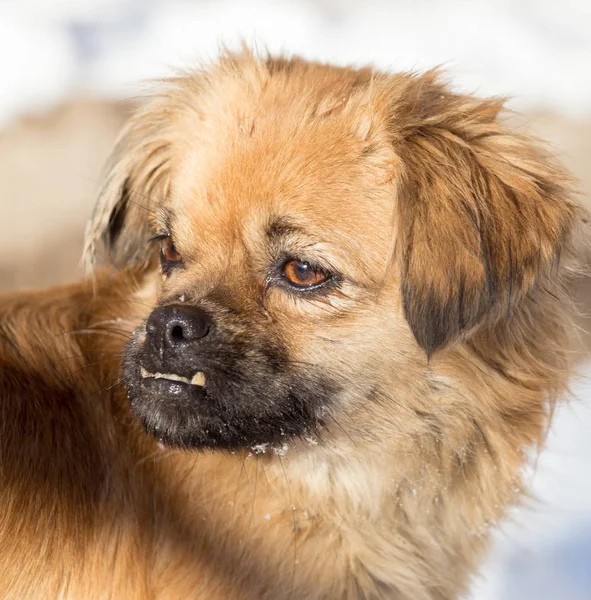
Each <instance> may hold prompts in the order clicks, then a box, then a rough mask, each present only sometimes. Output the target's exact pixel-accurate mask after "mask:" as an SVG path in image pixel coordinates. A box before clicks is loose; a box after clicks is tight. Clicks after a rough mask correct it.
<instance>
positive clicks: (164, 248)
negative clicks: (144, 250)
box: [160, 236, 183, 263]
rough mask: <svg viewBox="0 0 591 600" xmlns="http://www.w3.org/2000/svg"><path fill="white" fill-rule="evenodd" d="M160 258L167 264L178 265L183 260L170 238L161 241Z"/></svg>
mask: <svg viewBox="0 0 591 600" xmlns="http://www.w3.org/2000/svg"><path fill="white" fill-rule="evenodd" d="M160 257H161V259H162V261H164V262H167V263H178V262H181V261H182V260H183V258H182V256H181V255H180V254H179V253H178V251H177V249H176V247H175V245H174V242H173V241H172V239H171V238H170V237H169V236H166V237H163V238H162V239H161V240H160Z"/></svg>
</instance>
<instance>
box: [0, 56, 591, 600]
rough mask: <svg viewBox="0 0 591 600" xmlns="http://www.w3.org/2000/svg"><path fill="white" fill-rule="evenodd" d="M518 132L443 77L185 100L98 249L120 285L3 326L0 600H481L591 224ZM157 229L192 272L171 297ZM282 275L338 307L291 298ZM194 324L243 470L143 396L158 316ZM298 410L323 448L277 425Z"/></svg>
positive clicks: (358, 77)
mask: <svg viewBox="0 0 591 600" xmlns="http://www.w3.org/2000/svg"><path fill="white" fill-rule="evenodd" d="M500 110H501V102H499V101H496V100H492V101H491V100H481V99H476V98H474V97H472V96H462V95H458V94H455V93H453V92H451V91H449V90H448V89H447V87H446V86H445V85H443V84H441V83H439V82H438V77H437V75H436V74H435V73H427V74H424V75H414V74H399V75H387V74H381V73H376V72H374V71H372V70H370V69H364V70H353V69H342V68H334V67H329V66H325V65H319V64H311V63H307V62H304V61H301V60H297V59H296V60H284V59H267V60H262V59H258V58H256V57H253V56H252V55H250V54H248V53H244V54H241V55H227V56H224V57H223V58H222V59H221V60H220V62H219V63H218V64H216V65H213V66H211V67H209V68H207V69H205V70H203V71H200V72H196V73H190V74H187V75H183V76H180V77H178V78H176V79H174V80H172V81H170V82H168V83H167V84H165V85H164V86H163V90H162V91H161V93H160V94H159V95H157V96H156V97H154V98H153V99H151V100H150V101H149V102H148V103H147V104H146V105H145V106H144V107H143V108H142V109H140V110H139V111H138V113H137V114H136V115H135V116H134V117H133V118H132V119H131V121H130V122H129V124H128V125H127V127H126V128H125V130H124V131H123V133H122V135H121V138H120V141H119V144H118V147H117V149H116V151H115V153H114V158H113V162H112V164H111V166H110V170H109V174H108V176H107V179H106V183H105V187H104V190H103V193H102V194H101V197H100V199H99V202H98V204H97V208H96V211H95V214H94V216H93V218H92V220H91V222H90V224H89V228H88V232H87V256H89V257H90V259H91V260H92V258H93V257H94V256H95V254H96V252H95V251H96V246H97V244H98V241H99V239H101V238H102V240H103V241H104V246H105V248H106V255H107V257H108V259H109V260H110V261H111V262H112V263H114V264H115V265H116V266H118V267H120V268H123V269H124V270H123V272H122V273H120V274H112V273H111V274H103V275H98V276H97V278H96V280H95V281H94V282H88V283H80V284H77V285H74V286H72V287H66V288H62V289H56V290H51V291H47V292H44V293H43V294H35V295H33V294H31V295H26V294H21V295H18V294H17V295H12V296H5V297H4V298H3V299H2V300H1V301H0V314H1V320H0V347H1V354H0V357H1V361H2V362H1V363H0V364H1V367H2V368H1V370H0V379H1V381H0V390H1V394H2V404H1V406H2V410H3V415H2V418H1V419H0V427H1V428H2V431H0V452H1V455H0V456H1V461H2V462H1V474H2V485H1V486H0V504H1V506H2V511H3V515H4V517H3V519H2V521H1V522H0V540H1V544H2V551H1V552H0V560H1V561H2V568H1V569H0V590H3V592H2V594H3V597H7V598H27V597H31V598H32V597H48V598H49V597H63V598H80V597H84V598H94V597H96V598H158V599H161V598H162V599H164V598H196V599H204V600H205V599H208V600H215V599H217V598H219V599H222V598H223V599H233V598H235V599H243V598H267V599H276V598H285V599H289V598H293V599H296V598H297V599H299V598H307V599H321V598H399V599H401V600H402V599H412V600H423V599H424V600H429V599H431V600H432V599H440V600H444V599H445V600H449V599H451V598H455V597H457V596H458V595H459V594H460V593H462V592H463V591H465V590H466V587H467V586H468V584H469V582H470V577H471V575H472V574H473V573H474V572H475V570H476V568H477V565H478V563H479V561H480V559H481V557H482V555H483V552H484V551H485V549H486V546H487V541H488V537H489V529H490V528H491V527H492V526H494V525H495V524H496V523H497V522H498V521H499V519H500V518H502V517H503V515H504V514H505V511H506V510H507V508H508V507H509V506H510V505H511V504H513V503H515V502H516V501H518V499H519V497H520V493H521V479H520V474H521V470H522V468H523V467H524V465H525V463H526V461H527V454H528V451H529V450H530V449H537V448H538V446H539V444H540V443H541V441H542V440H543V437H544V432H545V431H546V428H547V426H548V423H549V419H550V416H551V412H552V407H553V405H554V403H555V401H556V400H557V399H558V398H560V397H561V396H563V395H564V394H565V392H566V387H567V379H568V376H569V344H570V339H569V336H570V327H571V321H570V317H569V314H568V310H567V307H566V306H565V304H566V302H567V299H566V298H565V297H564V296H565V294H564V284H565V281H566V278H567V276H568V274H569V271H570V269H569V261H570V260H571V256H570V255H571V249H572V244H573V239H574V236H575V235H576V232H577V230H578V227H579V224H580V221H581V218H582V215H581V212H580V209H579V207H578V206H577V204H576V203H575V202H574V201H573V200H572V199H571V197H570V191H569V179H568V177H567V176H566V175H565V174H564V172H563V171H562V170H561V168H560V167H559V166H557V165H556V164H554V162H553V161H552V160H551V159H550V158H549V157H548V156H547V155H546V153H545V152H544V151H543V150H542V149H541V147H540V145H539V144H537V143H534V142H532V141H531V140H529V139H526V138H524V137H522V136H520V135H519V134H516V133H514V132H511V131H510V130H508V129H507V128H506V127H505V125H503V123H502V121H501V120H500V119H499V111H500ZM162 231H165V232H166V233H167V234H170V235H171V236H172V237H173V239H174V243H175V245H176V248H177V249H178V252H179V253H180V255H181V256H182V257H183V259H184V261H183V265H182V268H175V269H174V270H172V271H171V272H170V273H168V274H167V275H166V276H165V277H163V278H162V280H161V281H160V282H157V281H156V278H155V277H154V276H153V275H154V271H155V268H156V260H155V257H154V256H153V254H154V253H153V252H152V249H153V244H148V243H146V240H147V239H148V238H149V237H150V236H151V235H153V234H161V233H162ZM285 256H297V257H299V258H302V257H303V258H306V259H307V260H310V261H314V263H315V264H320V265H321V266H322V267H323V268H325V269H327V270H330V271H331V272H333V273H336V274H338V277H337V276H335V279H334V281H335V282H336V283H335V284H334V285H333V286H332V287H327V288H325V289H324V291H323V292H322V293H314V294H307V293H304V294H301V293H297V292H294V291H293V290H289V289H286V288H285V283H284V281H283V280H282V279H281V276H280V274H279V275H278V274H277V272H276V270H277V268H278V267H277V265H279V264H281V261H282V260H283V259H284V257H285ZM180 301H183V302H187V303H189V304H190V305H194V306H200V307H203V308H205V309H206V310H207V311H208V314H210V315H212V319H213V320H214V322H215V324H216V327H217V328H218V329H217V331H219V332H221V333H220V334H219V337H218V338H215V340H217V341H216V344H218V345H217V346H215V347H214V350H215V353H213V354H212V353H210V354H207V353H202V355H199V354H192V355H191V356H192V357H193V358H190V359H188V358H186V356H184V355H183V357H182V361H185V362H182V361H181V358H179V357H177V358H176V359H175V360H177V363H174V364H175V365H177V367H178V369H181V368H185V367H186V366H187V361H189V363H190V365H192V366H193V367H194V368H195V367H196V366H199V368H202V365H201V363H199V365H197V363H198V362H199V361H200V360H202V359H203V357H206V358H207V357H208V356H209V358H210V359H211V356H215V357H217V358H216V360H215V361H212V364H206V366H205V367H203V368H204V369H209V371H207V373H206V374H207V375H208V377H209V376H211V377H212V378H213V379H212V380H213V381H214V382H217V387H216V385H214V386H213V391H212V392H211V394H212V395H211V403H212V404H211V407H210V408H211V410H215V411H217V413H216V414H217V416H218V417H219V418H220V419H222V420H224V419H225V420H226V421H227V422H228V425H229V426H230V427H234V429H235V430H236V431H238V432H239V433H240V435H234V436H233V437H231V440H232V443H229V442H228V443H226V442H227V440H228V439H229V438H225V437H224V438H223V443H222V442H221V441H220V438H218V437H216V436H215V435H213V436H212V435H210V433H209V431H207V429H206V428H204V426H203V421H202V420H201V417H202V415H200V414H199V411H197V413H198V414H194V413H193V412H191V415H190V418H184V417H183V415H186V411H188V410H193V409H192V408H191V407H189V408H186V407H185V408H183V406H182V405H181V404H179V405H178V406H177V405H175V406H174V407H173V409H171V408H170V406H169V405H167V404H166V403H163V402H162V397H159V396H158V394H156V393H152V392H151V393H150V394H151V395H150V394H143V393H138V392H137V389H138V386H139V385H140V384H141V379H140V378H139V375H138V373H139V369H140V366H141V364H142V361H145V360H149V359H150V356H151V355H150V349H149V348H148V344H147V342H146V336H147V333H146V325H145V323H146V321H145V319H146V318H147V317H148V315H149V314H150V312H151V310H152V308H153V307H154V306H155V305H156V304H158V305H159V306H167V305H169V304H171V303H176V302H180ZM132 332H133V333H132ZM130 336H131V341H130V342H129V343H128V344H127V346H126V342H127V340H128V338H129V337H130ZM212 339H214V338H212ZM208 343H210V342H208ZM211 343H212V344H213V342H211ZM237 344H239V347H240V350H239V351H236V350H235V349H236V347H238V346H237ZM212 352H214V351H213V350H212ZM122 355H124V356H125V365H126V367H125V371H124V380H125V384H126V385H125V387H126V389H127V393H128V394H129V395H130V399H131V401H132V402H131V404H132V405H133V408H134V414H135V415H137V416H139V417H140V419H141V420H143V421H144V423H145V424H147V425H148V426H149V429H150V430H151V431H152V433H155V434H156V435H157V437H161V438H162V439H163V441H164V442H167V443H169V444H171V445H172V446H179V445H180V446H183V447H184V448H185V449H174V448H172V447H170V448H168V449H166V448H163V447H161V446H159V445H158V444H157V442H156V440H155V439H153V438H152V437H151V436H148V435H146V433H144V431H143V430H142V429H141V427H140V426H139V425H138V422H137V421H136V419H135V418H134V415H133V414H132V413H131V411H130V408H129V404H128V401H127V399H126V393H125V391H124V389H123V388H122V386H121V385H119V384H118V381H117V377H118V375H119V367H118V364H119V360H120V358H121V357H122ZM228 356H231V357H234V358H233V359H232V361H230V362H225V361H227V360H229V359H228ZM237 357H239V359H238V358H237ZM190 365H189V366H190ZM228 365H229V366H228ZM177 367H175V368H177ZM273 369H275V370H273ZM220 372H223V373H224V374H225V377H226V378H225V379H224V378H220ZM237 373H239V374H240V377H239V379H237ZM216 378H217V379H216ZM220 382H221V383H220ZM228 382H231V383H232V385H230V383H228ZM319 382H320V383H319ZM271 388H272V389H271ZM304 392H305V393H304ZM294 397H295V398H297V401H298V402H299V404H298V407H300V408H301V410H302V411H304V409H305V411H307V412H305V414H306V415H307V416H310V415H312V417H313V418H311V420H306V422H305V424H303V419H302V417H301V415H302V414H304V413H303V412H297V411H296V412H293V411H291V412H290V411H287V412H286V411H279V412H278V413H274V412H273V411H271V413H269V412H268V410H269V409H268V406H269V403H273V402H274V401H277V402H278V403H279V405H281V402H286V401H287V400H286V399H293V398H294ZM261 414H263V415H265V419H266V420H265V426H264V427H262V426H260V427H259V423H258V422H257V425H256V427H255V425H253V427H252V428H249V427H248V426H245V425H244V422H248V419H252V420H253V421H252V422H253V423H255V420H256V419H257V418H260V416H261ZM269 415H270V416H269ZM181 417H183V418H181ZM166 419H168V420H166ZM183 419H184V420H183ZM306 419H307V417H306ZM163 420H164V421H165V422H166V423H168V425H167V426H166V427H163V428H161V429H158V427H157V426H156V427H155V426H154V425H153V423H162V422H163ZM150 423H152V425H151V426H150ZM181 424H182V427H186V428H189V430H190V433H192V434H194V435H185V433H183V435H179V428H180V427H181ZM283 428H284V431H282V429H283ZM249 432H250V433H252V434H253V436H254V437H252V439H251V438H250V437H248V435H249ZM253 432H254V433H253ZM282 433H284V434H285V435H284V436H282ZM220 435H221V434H220ZM241 435H242V437H240V436H241ZM192 446H196V447H200V448H203V447H204V446H205V447H208V448H210V449H213V451H212V450H207V451H204V450H200V451H196V450H192V449H190V448H191V447H192ZM220 447H224V448H231V450H226V451H222V450H220V449H219V448H220ZM187 448H189V450H190V451H186V449H187Z"/></svg>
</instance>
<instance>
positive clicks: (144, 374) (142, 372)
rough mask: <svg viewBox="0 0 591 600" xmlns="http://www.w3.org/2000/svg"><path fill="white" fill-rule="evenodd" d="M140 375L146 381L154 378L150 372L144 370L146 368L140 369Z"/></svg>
mask: <svg viewBox="0 0 591 600" xmlns="http://www.w3.org/2000/svg"><path fill="white" fill-rule="evenodd" d="M140 374H141V376H142V377H143V378H144V379H146V378H147V377H154V375H152V373H150V371H147V370H146V369H144V367H142V368H141V369H140Z"/></svg>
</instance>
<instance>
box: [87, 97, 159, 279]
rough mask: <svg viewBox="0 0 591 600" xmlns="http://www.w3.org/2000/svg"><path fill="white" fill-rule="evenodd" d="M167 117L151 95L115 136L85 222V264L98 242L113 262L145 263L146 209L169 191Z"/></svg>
mask: <svg viewBox="0 0 591 600" xmlns="http://www.w3.org/2000/svg"><path fill="white" fill-rule="evenodd" d="M169 118H170V115H169V112H168V111H166V110H165V109H164V108H162V107H161V102H160V101H153V102H152V103H150V104H148V105H147V106H146V107H145V108H144V109H143V110H141V111H139V112H138V113H136V115H135V116H134V117H133V118H132V119H131V120H130V121H129V123H128V124H127V125H126V127H125V128H124V129H123V131H122V133H121V135H120V136H119V139H118V141H117V144H116V146H115V150H114V152H113V154H112V157H111V160H110V163H109V165H108V169H107V176H106V178H105V183H104V185H103V188H102V190H101V192H100V194H99V198H98V200H97V203H96V205H95V208H94V212H93V214H92V217H91V219H90V221H89V223H88V225H87V228H86V239H85V248H84V258H85V261H86V264H87V266H89V267H92V266H93V265H94V263H95V261H96V255H97V248H98V247H99V246H102V247H103V248H104V250H105V252H106V254H107V260H108V262H110V263H111V264H113V265H114V266H116V267H117V268H123V267H126V266H128V265H133V264H139V263H142V262H143V263H147V259H148V253H149V248H148V244H147V239H148V237H149V235H150V224H151V215H153V211H154V207H155V206H157V205H158V204H160V203H161V202H162V201H163V200H164V199H165V198H166V196H167V194H168V185H169V173H168V171H169V162H170V139H169V137H168V135H167V133H168V131H169V129H170V123H169V122H168V119H169Z"/></svg>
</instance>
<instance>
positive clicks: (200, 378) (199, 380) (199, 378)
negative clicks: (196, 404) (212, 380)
mask: <svg viewBox="0 0 591 600" xmlns="http://www.w3.org/2000/svg"><path fill="white" fill-rule="evenodd" d="M191 384H192V385H198V386H200V387H203V386H204V385H205V373H204V372H203V371H197V373H195V375H193V379H191Z"/></svg>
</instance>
